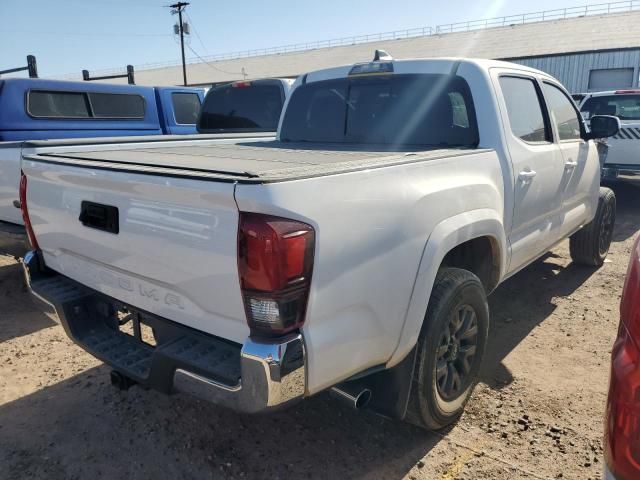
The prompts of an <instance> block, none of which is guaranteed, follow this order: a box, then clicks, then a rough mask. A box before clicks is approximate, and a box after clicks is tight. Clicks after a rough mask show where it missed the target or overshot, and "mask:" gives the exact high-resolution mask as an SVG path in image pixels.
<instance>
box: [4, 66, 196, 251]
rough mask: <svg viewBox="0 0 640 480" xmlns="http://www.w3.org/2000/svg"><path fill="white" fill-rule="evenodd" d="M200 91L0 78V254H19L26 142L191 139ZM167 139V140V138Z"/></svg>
mask: <svg viewBox="0 0 640 480" xmlns="http://www.w3.org/2000/svg"><path fill="white" fill-rule="evenodd" d="M203 99H204V90H203V89H202V88H188V87H143V86H137V85H112V84H106V83H88V82H69V81H60V80H46V79H32V78H28V79H27V78H5V79H0V253H13V254H16V253H21V252H20V250H21V248H22V245H23V240H24V227H23V226H22V223H23V222H22V217H21V214H20V210H19V209H18V208H16V207H18V206H19V201H18V183H19V181H20V152H21V150H22V146H23V144H24V142H25V141H30V140H46V139H65V138H91V137H132V136H134V137H138V136H143V135H144V136H146V137H147V138H152V137H150V136H151V135H161V136H166V135H176V134H181V135H185V134H196V133H197V130H196V123H197V120H198V115H199V112H200V105H201V104H202V101H203ZM166 138H171V137H166Z"/></svg>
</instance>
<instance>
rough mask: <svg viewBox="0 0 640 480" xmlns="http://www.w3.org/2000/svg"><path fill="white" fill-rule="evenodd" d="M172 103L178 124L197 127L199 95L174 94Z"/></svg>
mask: <svg viewBox="0 0 640 480" xmlns="http://www.w3.org/2000/svg"><path fill="white" fill-rule="evenodd" d="M171 103H172V104H173V114H174V117H175V121H176V124H178V125H195V124H196V123H197V122H198V114H199V113H200V96H199V95H198V94H197V93H186V92H174V93H172V94H171Z"/></svg>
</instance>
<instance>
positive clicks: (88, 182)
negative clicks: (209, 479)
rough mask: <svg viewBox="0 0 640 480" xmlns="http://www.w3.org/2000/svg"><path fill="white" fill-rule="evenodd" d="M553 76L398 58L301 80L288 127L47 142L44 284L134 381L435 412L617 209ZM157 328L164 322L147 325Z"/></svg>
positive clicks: (457, 409)
mask: <svg viewBox="0 0 640 480" xmlns="http://www.w3.org/2000/svg"><path fill="white" fill-rule="evenodd" d="M618 128H619V123H618V120H617V119H615V118H612V117H592V118H591V131H590V132H588V131H586V130H585V126H584V125H583V122H582V119H581V116H580V114H579V112H578V111H577V109H576V107H575V105H574V103H573V102H572V101H571V100H570V97H569V95H568V94H567V92H566V91H565V89H564V88H562V86H561V85H560V84H559V83H558V82H557V81H556V80H554V79H553V78H552V77H550V76H548V75H546V74H544V73H542V72H539V71H536V70H532V69H529V68H525V67H521V66H518V65H513V64H509V63H502V62H495V61H485V60H467V59H433V60H406V61H395V60H384V59H383V60H378V61H373V62H370V63H364V64H356V65H350V66H343V67H338V68H331V69H327V70H321V71H316V72H312V73H309V74H306V75H303V76H301V77H300V78H299V79H298V80H296V82H295V84H294V86H293V90H292V93H291V96H290V97H289V99H288V101H287V103H286V105H285V109H284V112H283V114H282V117H281V119H280V124H279V128H278V136H277V139H276V140H262V141H261V140H239V141H237V142H235V143H233V144H230V143H227V144H224V145H222V144H220V145H210V146H207V147H201V146H198V145H197V144H193V143H192V141H189V140H186V141H184V142H182V143H181V144H180V145H174V146H170V147H168V146H166V145H163V144H162V143H159V144H157V145H155V146H153V145H147V146H145V147H144V148H131V147H130V146H127V145H117V144H99V143H92V144H83V143H78V142H74V141H64V142H59V143H58V144H51V143H50V144H48V145H42V144H39V143H38V142H33V143H31V144H30V145H29V146H28V147H27V148H25V150H24V151H23V160H22V169H23V178H22V183H21V187H22V188H21V197H22V209H23V212H24V215H25V219H26V223H27V230H28V233H29V236H30V239H31V243H32V245H33V250H32V251H31V252H30V253H29V254H28V255H26V257H25V259H24V265H25V274H26V276H27V279H28V281H30V286H31V289H32V291H33V292H34V293H35V295H37V296H38V297H39V298H41V299H44V300H45V301H47V302H49V303H51V304H53V305H54V306H55V308H56V309H57V312H58V314H59V316H60V318H61V321H62V324H63V325H64V328H65V329H66V332H67V333H68V335H69V336H70V337H71V338H72V339H73V340H74V341H75V342H76V343H77V344H79V345H80V346H81V347H82V348H84V349H85V350H87V351H89V352H90V353H92V354H93V355H95V356H96V357H98V358H99V359H101V360H103V361H104V362H106V363H107V364H109V365H110V366H111V367H112V368H113V373H112V380H113V381H114V383H116V384H118V385H120V386H128V385H129V384H131V383H139V384H142V385H145V386H148V387H152V388H155V389H158V390H160V391H162V392H166V393H170V392H173V391H183V392H188V393H192V394H194V395H199V396H201V397H203V398H206V399H209V400H211V401H212V402H216V403H218V404H221V405H224V406H227V407H231V408H234V409H236V410H239V411H243V412H260V411H267V410H272V409H275V408H278V407H281V406H283V405H287V404H289V403H291V402H293V401H295V400H299V399H302V398H304V397H309V396H311V395H315V394H317V393H319V392H321V391H323V390H327V389H332V390H333V391H334V392H336V393H337V394H338V395H339V396H341V397H342V398H345V399H348V400H349V401H350V402H352V404H353V405H354V406H356V407H361V406H364V405H369V406H370V407H371V408H372V409H374V410H375V411H378V412H380V413H383V414H384V415H387V416H392V417H396V418H400V419H406V420H408V421H411V422H413V423H416V424H418V425H421V426H423V427H426V428H431V429H434V428H441V427H443V426H445V425H448V424H450V423H451V422H453V421H455V420H456V419H457V418H458V417H459V415H460V414H461V413H462V410H463V408H464V405H465V403H466V402H467V400H468V398H469V397H470V395H471V391H472V389H473V387H474V385H475V383H476V382H477V379H478V371H479V367H480V364H481V361H482V358H483V355H484V353H485V349H486V345H487V336H488V332H489V311H488V307H487V295H488V294H489V293H490V292H491V291H492V290H494V289H495V288H496V286H497V285H498V284H499V283H500V282H502V281H503V280H505V279H506V278H508V277H509V276H511V275H513V274H514V273H515V272H517V271H519V270H520V269H522V268H523V267H525V266H526V265H528V264H530V263H531V262H533V261H534V260H535V259H537V258H538V257H540V256H541V255H543V254H544V253H545V252H547V251H548V250H549V249H550V248H552V247H553V246H554V245H555V244H557V243H558V242H560V241H561V240H563V239H564V238H567V237H570V238H571V243H570V245H571V255H572V258H573V259H574V260H575V261H577V262H581V263H585V264H588V265H592V266H598V265H601V264H602V262H603V261H604V257H605V256H606V254H607V251H608V248H609V244H610V241H611V236H612V228H613V224H614V218H615V197H614V196H613V193H612V192H611V191H610V190H608V189H604V188H600V186H599V184H600V168H599V162H598V156H597V152H596V147H595V145H594V142H593V141H592V139H593V138H595V137H606V136H609V135H615V134H616V133H617V130H618ZM145 332H146V333H145Z"/></svg>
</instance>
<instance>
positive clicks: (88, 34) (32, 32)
mask: <svg viewBox="0 0 640 480" xmlns="http://www.w3.org/2000/svg"><path fill="white" fill-rule="evenodd" d="M2 31H3V32H11V33H28V34H29V35H56V36H65V35H67V36H84V37H114V36H116V37H172V36H173V35H171V34H169V33H126V32H125V33H122V32H69V31H65V32H54V31H42V30H11V29H2Z"/></svg>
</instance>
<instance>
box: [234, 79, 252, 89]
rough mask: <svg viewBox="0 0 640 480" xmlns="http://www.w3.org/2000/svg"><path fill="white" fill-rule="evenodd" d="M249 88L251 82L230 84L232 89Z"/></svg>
mask: <svg viewBox="0 0 640 480" xmlns="http://www.w3.org/2000/svg"><path fill="white" fill-rule="evenodd" d="M250 86H251V82H246V81H244V82H233V83H232V84H231V87H232V88H249V87H250Z"/></svg>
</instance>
